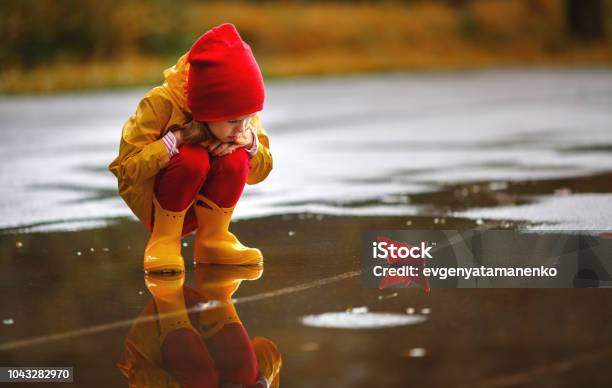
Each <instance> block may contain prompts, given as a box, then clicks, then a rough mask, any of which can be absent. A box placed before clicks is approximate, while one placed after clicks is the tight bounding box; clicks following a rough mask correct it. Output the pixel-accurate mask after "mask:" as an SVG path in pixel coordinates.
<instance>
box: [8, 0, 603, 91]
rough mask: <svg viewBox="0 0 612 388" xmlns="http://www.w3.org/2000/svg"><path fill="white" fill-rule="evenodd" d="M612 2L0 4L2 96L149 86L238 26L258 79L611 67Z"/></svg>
mask: <svg viewBox="0 0 612 388" xmlns="http://www.w3.org/2000/svg"><path fill="white" fill-rule="evenodd" d="M611 21H612V0H406V1H335V2H328V1H242V2H221V1H170V0H151V1H120V0H108V1H103V2H100V1H95V0H61V1H57V0H39V1H29V0H11V1H3V2H1V4H0V34H1V36H2V37H3V38H2V40H1V41H0V60H1V61H2V68H1V70H0V93H38V92H53V91H58V90H70V89H85V88H106V87H122V86H134V85H152V84H156V83H158V82H159V81H160V79H161V69H163V68H165V67H168V66H170V65H172V64H173V63H174V62H175V60H176V58H177V57H178V56H179V55H181V54H182V53H184V52H186V51H187V50H188V49H189V48H190V46H191V44H192V43H193V42H194V41H195V40H196V39H197V38H198V37H199V36H200V35H201V34H202V33H204V32H205V31H206V30H208V29H209V28H211V27H213V26H215V25H218V24H220V23H223V22H232V23H234V24H236V26H237V27H238V30H239V31H240V33H241V34H242V36H243V38H244V39H245V40H246V41H247V42H249V43H250V44H251V46H252V47H253V49H254V52H255V55H256V57H257V58H258V61H259V63H260V65H261V67H262V69H263V71H264V73H265V74H264V75H265V76H267V77H271V76H274V77H275V76H294V75H304V74H329V73H333V74H337V73H353V72H365V71H385V70H399V69H410V70H435V69H474V68H482V67H490V66H517V65H536V66H568V65H585V64H589V65H605V66H609V65H610V64H612V40H611V39H610V36H611V35H612V34H610V29H611V25H612V22H611Z"/></svg>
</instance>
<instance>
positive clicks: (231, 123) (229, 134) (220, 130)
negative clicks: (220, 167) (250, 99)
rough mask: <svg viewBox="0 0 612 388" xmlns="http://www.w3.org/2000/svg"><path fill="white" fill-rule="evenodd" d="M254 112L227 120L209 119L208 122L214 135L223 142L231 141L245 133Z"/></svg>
mask: <svg viewBox="0 0 612 388" xmlns="http://www.w3.org/2000/svg"><path fill="white" fill-rule="evenodd" d="M251 117H253V114H250V115H247V116H241V117H237V118H235V119H232V120H227V121H209V122H207V123H206V124H207V125H208V128H209V129H210V131H211V132H212V134H213V135H215V137H216V138H217V139H219V140H220V141H222V142H223V143H231V142H233V141H234V140H236V138H237V137H238V136H242V135H244V131H246V129H247V128H248V126H249V121H250V120H251Z"/></svg>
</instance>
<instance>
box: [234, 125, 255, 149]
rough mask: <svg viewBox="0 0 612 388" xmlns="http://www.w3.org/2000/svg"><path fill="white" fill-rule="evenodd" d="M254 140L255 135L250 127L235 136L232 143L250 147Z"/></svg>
mask: <svg viewBox="0 0 612 388" xmlns="http://www.w3.org/2000/svg"><path fill="white" fill-rule="evenodd" d="M254 140H255V135H254V134H253V130H252V129H251V128H247V129H246V130H245V131H244V132H242V133H240V134H239V135H238V136H236V140H234V144H236V145H238V146H240V147H244V148H251V146H253V141H254Z"/></svg>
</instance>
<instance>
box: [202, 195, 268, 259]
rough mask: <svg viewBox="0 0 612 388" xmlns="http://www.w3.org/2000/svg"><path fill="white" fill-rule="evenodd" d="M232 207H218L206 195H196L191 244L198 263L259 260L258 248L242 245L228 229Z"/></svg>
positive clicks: (261, 257) (259, 252)
mask: <svg viewBox="0 0 612 388" xmlns="http://www.w3.org/2000/svg"><path fill="white" fill-rule="evenodd" d="M233 212H234V208H233V207H230V208H221V207H219V206H217V205H216V204H215V203H214V202H213V201H211V200H210V199H208V198H206V197H205V196H203V195H201V194H198V196H196V206H195V213H196V217H197V219H198V232H197V235H196V242H195V248H194V260H195V261H196V262H197V263H214V264H259V263H261V262H263V256H262V254H261V251H260V250H259V249H257V248H249V247H245V246H244V245H242V244H241V243H240V241H238V239H237V238H236V236H234V235H233V234H232V233H230V231H229V224H230V219H231V218H232V213H233Z"/></svg>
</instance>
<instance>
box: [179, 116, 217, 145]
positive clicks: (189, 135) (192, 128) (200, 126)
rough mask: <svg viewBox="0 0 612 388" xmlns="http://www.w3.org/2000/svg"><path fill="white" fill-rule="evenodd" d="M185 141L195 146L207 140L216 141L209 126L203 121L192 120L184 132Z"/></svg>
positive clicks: (186, 125)
mask: <svg viewBox="0 0 612 388" xmlns="http://www.w3.org/2000/svg"><path fill="white" fill-rule="evenodd" d="M183 139H184V140H185V143H189V144H194V143H201V142H203V141H206V140H211V139H216V137H215V135H213V134H212V132H211V131H210V128H208V125H207V124H206V123H205V122H203V121H196V120H191V121H190V122H188V123H187V124H185V128H184V130H183Z"/></svg>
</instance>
